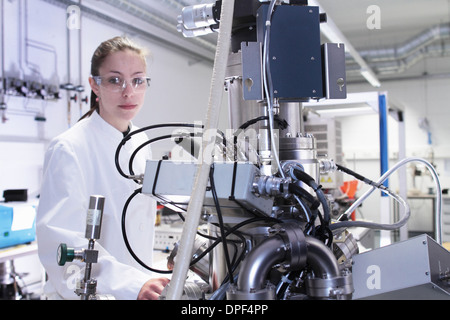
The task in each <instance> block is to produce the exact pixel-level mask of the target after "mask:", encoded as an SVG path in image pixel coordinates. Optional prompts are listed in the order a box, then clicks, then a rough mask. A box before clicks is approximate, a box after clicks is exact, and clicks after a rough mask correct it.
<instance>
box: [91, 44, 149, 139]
mask: <svg viewBox="0 0 450 320" xmlns="http://www.w3.org/2000/svg"><path fill="white" fill-rule="evenodd" d="M99 76H100V77H101V78H102V80H101V81H102V83H103V82H104V81H111V80H110V79H115V78H117V79H122V80H126V86H125V88H123V89H122V90H120V91H118V92H112V91H111V90H109V89H108V88H106V87H105V86H104V85H102V84H100V85H98V84H97V83H96V82H95V81H94V79H92V78H89V83H90V85H91V88H92V90H93V91H94V93H95V94H96V95H97V97H98V98H99V106H100V116H101V117H102V118H103V119H104V120H105V121H106V122H108V123H109V124H111V125H112V126H113V127H115V128H116V129H117V130H119V131H121V132H124V131H126V130H127V129H128V125H129V123H130V121H131V120H132V119H133V118H134V117H135V116H136V115H137V113H138V112H139V110H140V109H141V107H142V105H143V103H144V97H145V90H144V91H137V92H136V90H135V89H134V88H133V87H132V86H131V85H130V84H131V82H132V79H135V78H138V77H144V76H146V65H145V62H144V60H143V59H142V57H141V56H140V55H139V54H138V53H136V52H134V51H131V50H124V51H118V52H115V53H112V54H110V55H109V56H108V57H107V58H106V59H105V60H104V62H103V64H102V65H101V66H100V68H99Z"/></svg>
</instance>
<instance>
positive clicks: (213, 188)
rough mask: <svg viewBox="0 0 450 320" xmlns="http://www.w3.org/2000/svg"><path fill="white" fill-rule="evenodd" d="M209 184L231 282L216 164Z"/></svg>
mask: <svg viewBox="0 0 450 320" xmlns="http://www.w3.org/2000/svg"><path fill="white" fill-rule="evenodd" d="M209 183H210V185H211V194H212V197H213V199H214V204H215V206H216V211H217V218H218V219H219V228H220V235H221V239H222V244H223V251H224V253H225V261H226V263H227V268H228V274H229V275H230V281H233V273H232V268H231V261H230V255H229V252H228V245H227V239H226V236H225V228H224V224H223V217H222V212H221V209H220V205H219V199H218V197H217V193H216V186H215V184H214V163H213V164H212V165H211V169H210V171H209Z"/></svg>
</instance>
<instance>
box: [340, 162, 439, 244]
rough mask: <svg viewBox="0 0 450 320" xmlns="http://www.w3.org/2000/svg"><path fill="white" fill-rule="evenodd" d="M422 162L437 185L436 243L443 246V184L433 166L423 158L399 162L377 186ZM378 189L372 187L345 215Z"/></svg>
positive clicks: (381, 178) (384, 175)
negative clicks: (408, 166) (410, 163)
mask: <svg viewBox="0 0 450 320" xmlns="http://www.w3.org/2000/svg"><path fill="white" fill-rule="evenodd" d="M413 161H417V162H422V163H423V164H425V166H426V167H427V168H428V170H429V171H430V173H431V175H432V177H433V180H434V183H435V184H436V206H435V229H436V239H435V240H436V242H437V243H439V244H442V242H441V239H442V222H441V221H442V212H441V207H442V191H441V184H440V182H439V177H438V175H437V172H436V170H435V169H434V167H433V165H432V164H430V163H429V162H428V161H426V160H424V159H421V158H406V159H403V160H401V161H399V162H398V163H397V164H396V165H395V166H394V167H392V168H391V169H389V170H388V171H387V172H386V173H385V174H383V175H382V176H381V177H380V179H379V180H378V181H377V184H381V183H383V182H384V181H385V180H386V179H387V178H388V177H389V176H390V175H391V174H392V173H393V172H395V171H397V170H398V168H400V167H402V166H404V165H405V164H407V163H409V162H413ZM375 189H376V187H371V188H370V189H369V190H367V191H366V192H365V193H364V194H363V195H362V196H361V197H359V198H358V200H356V201H355V202H354V203H353V204H352V205H351V206H350V208H348V209H347V210H346V211H345V213H344V214H343V215H348V214H350V213H351V212H353V211H354V210H355V209H356V208H357V207H358V206H359V205H360V204H361V203H362V202H363V201H364V200H365V199H366V198H367V197H369V196H370V195H371V194H372V192H373V191H375Z"/></svg>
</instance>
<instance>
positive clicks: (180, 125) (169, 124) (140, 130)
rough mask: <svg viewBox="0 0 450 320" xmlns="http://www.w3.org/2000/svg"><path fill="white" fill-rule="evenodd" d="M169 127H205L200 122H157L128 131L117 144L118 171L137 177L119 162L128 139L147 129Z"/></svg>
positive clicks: (121, 173) (128, 177)
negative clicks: (125, 170) (125, 169)
mask: <svg viewBox="0 0 450 320" xmlns="http://www.w3.org/2000/svg"><path fill="white" fill-rule="evenodd" d="M167 127H187V128H203V125H200V124H192V123H161V124H156V125H151V126H146V127H143V128H140V129H137V130H134V131H132V132H130V133H128V134H127V135H126V136H125V137H124V138H123V139H122V141H121V142H120V143H119V145H118V146H117V149H116V153H115V156H114V161H115V165H116V168H117V171H118V172H119V173H120V175H121V176H123V177H124V178H127V179H135V178H136V177H135V176H131V175H127V174H125V173H124V172H123V170H122V168H121V167H120V163H119V155H120V150H121V149H122V147H123V146H124V145H125V144H126V142H127V141H128V140H130V139H131V137H132V136H133V135H135V134H138V133H141V132H144V131H147V130H152V129H157V128H167Z"/></svg>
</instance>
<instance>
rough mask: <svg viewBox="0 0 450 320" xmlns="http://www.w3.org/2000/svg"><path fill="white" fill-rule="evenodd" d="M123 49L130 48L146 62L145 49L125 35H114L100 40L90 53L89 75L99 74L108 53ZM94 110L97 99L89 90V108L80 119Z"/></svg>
mask: <svg viewBox="0 0 450 320" xmlns="http://www.w3.org/2000/svg"><path fill="white" fill-rule="evenodd" d="M124 50H131V51H134V52H136V53H137V54H139V55H140V56H141V57H142V60H143V61H144V62H146V59H145V57H146V55H147V52H146V51H145V49H143V48H141V47H139V46H138V45H136V44H135V43H133V42H132V41H131V40H130V39H128V38H127V37H114V38H112V39H109V40H106V41H104V42H102V43H101V44H100V45H99V46H98V47H97V49H96V50H95V52H94V54H93V55H92V59H91V76H98V75H99V69H100V67H101V66H102V64H103V62H104V61H105V59H106V58H107V57H108V56H109V55H110V54H112V53H115V52H119V51H124ZM94 111H99V103H98V101H97V95H96V94H95V93H94V91H93V90H91V109H90V110H89V111H88V112H86V113H85V114H84V115H83V116H82V117H81V118H80V120H82V119H84V118H87V117H90V116H91V115H92V113H94Z"/></svg>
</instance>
